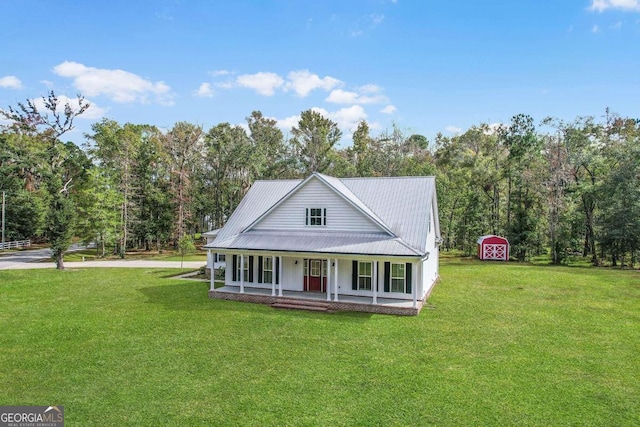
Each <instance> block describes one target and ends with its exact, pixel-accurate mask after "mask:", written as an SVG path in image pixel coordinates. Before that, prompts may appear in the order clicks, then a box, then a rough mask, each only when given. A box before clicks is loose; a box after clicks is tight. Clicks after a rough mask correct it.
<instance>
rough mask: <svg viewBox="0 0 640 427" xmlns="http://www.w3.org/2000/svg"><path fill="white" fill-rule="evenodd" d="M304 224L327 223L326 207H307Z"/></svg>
mask: <svg viewBox="0 0 640 427" xmlns="http://www.w3.org/2000/svg"><path fill="white" fill-rule="evenodd" d="M305 225H327V208H307V219H306V221H305Z"/></svg>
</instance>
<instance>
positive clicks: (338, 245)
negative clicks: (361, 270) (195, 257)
mask: <svg viewBox="0 0 640 427" xmlns="http://www.w3.org/2000/svg"><path fill="white" fill-rule="evenodd" d="M206 247H210V248H215V249H237V250H262V251H274V252H282V251H285V252H313V253H327V254H336V253H340V254H361V255H394V256H410V257H415V256H423V255H424V254H423V253H420V252H418V251H416V250H415V249H412V248H410V247H408V246H407V245H405V244H403V242H402V241H401V240H400V239H398V238H395V237H392V236H389V235H388V234H386V233H377V234H345V233H321V232H320V233H318V232H288V231H247V232H246V233H241V234H238V235H236V236H234V237H231V238H229V239H226V240H223V241H216V242H214V243H213V244H210V245H207V246H206Z"/></svg>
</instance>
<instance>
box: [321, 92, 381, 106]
mask: <svg viewBox="0 0 640 427" xmlns="http://www.w3.org/2000/svg"><path fill="white" fill-rule="evenodd" d="M325 101H326V102H333V103H334V104H382V103H384V102H387V101H388V100H387V97H386V96H383V95H375V96H368V95H360V94H358V93H356V92H349V91H346V90H342V89H335V90H332V91H331V93H330V94H329V96H328V97H327V98H326V99H325Z"/></svg>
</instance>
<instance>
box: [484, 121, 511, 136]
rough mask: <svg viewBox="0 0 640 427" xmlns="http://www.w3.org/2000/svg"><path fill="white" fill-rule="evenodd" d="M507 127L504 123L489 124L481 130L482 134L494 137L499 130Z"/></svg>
mask: <svg viewBox="0 0 640 427" xmlns="http://www.w3.org/2000/svg"><path fill="white" fill-rule="evenodd" d="M507 127H508V126H507V125H505V124H504V123H489V124H488V125H486V126H485V127H484V128H483V132H484V134H485V135H494V134H496V133H497V132H498V131H499V130H500V129H506V128H507Z"/></svg>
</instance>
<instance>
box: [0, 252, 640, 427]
mask: <svg viewBox="0 0 640 427" xmlns="http://www.w3.org/2000/svg"><path fill="white" fill-rule="evenodd" d="M173 273H174V271H173V270H148V271H145V270H138V269H130V270H124V269H121V270H116V269H109V270H106V269H105V270H101V269H87V270H76V271H64V272H57V271H54V270H31V271H27V270H19V271H6V270H2V271H0V326H1V331H2V332H1V333H0V404H2V405H64V407H65V416H66V421H67V424H68V425H69V426H75V425H78V426H91V425H96V426H97V425H99V426H124V425H147V426H159V425H181V426H182V425H207V426H209V425H216V426H217V425H252V426H256V425H292V426H298V425H348V426H351V425H362V426H371V425H383V426H387V425H399V426H400V425H412V426H413V425H415V426H418V425H429V424H433V425H473V426H485V425H495V426H502V425H518V426H527V425H532V426H555V425H580V426H583V425H601V426H637V425H640V274H639V273H638V272H634V271H619V270H610V269H593V268H570V267H545V266H532V265H518V264H499V263H480V262H477V261H464V260H460V259H446V260H444V261H443V264H442V266H441V275H442V281H441V283H440V284H439V285H438V286H437V287H436V289H435V290H434V291H433V293H432V295H431V298H430V299H429V305H428V306H425V308H424V309H423V311H422V313H421V314H420V315H419V316H417V317H395V316H385V315H370V314H363V313H336V314H321V313H310V312H298V311H277V310H275V309H272V308H271V307H268V306H262V305H254V304H249V303H237V302H230V301H221V300H210V299H208V298H207V291H208V285H207V284H206V283H202V282H193V281H186V280H182V279H175V278H168V276H170V275H171V274H173Z"/></svg>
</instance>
